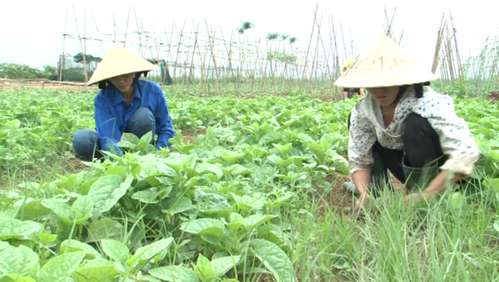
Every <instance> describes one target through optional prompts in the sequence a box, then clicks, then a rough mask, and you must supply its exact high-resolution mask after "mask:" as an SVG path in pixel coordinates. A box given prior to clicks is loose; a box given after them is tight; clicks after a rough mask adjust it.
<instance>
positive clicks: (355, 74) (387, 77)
mask: <svg viewBox="0 0 499 282" xmlns="http://www.w3.org/2000/svg"><path fill="white" fill-rule="evenodd" d="M437 78H438V77H437V76H436V75H435V74H433V73H432V72H431V71H430V70H427V69H425V68H423V67H421V66H420V65H419V64H418V63H417V62H416V60H414V59H413V58H411V57H410V56H408V55H406V54H405V53H404V52H403V50H402V49H401V48H400V47H399V46H398V45H397V43H395V42H394V41H393V40H392V39H391V38H389V37H388V36H386V35H382V36H380V38H379V39H378V40H377V42H376V44H375V45H374V48H372V49H371V50H370V51H369V52H368V53H367V54H366V55H365V56H361V57H359V58H358V59H357V60H356V61H355V62H354V64H353V65H352V66H351V68H349V69H348V70H347V71H345V72H344V73H343V74H341V76H340V77H339V78H338V79H337V80H336V81H335V84H336V85H337V86H340V87H347V88H360V87H364V88H370V87H383V86H396V85H407V84H415V83H421V82H427V81H431V80H435V79H437Z"/></svg>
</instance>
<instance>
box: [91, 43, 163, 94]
mask: <svg viewBox="0 0 499 282" xmlns="http://www.w3.org/2000/svg"><path fill="white" fill-rule="evenodd" d="M152 69H154V65H153V64H151V63H149V62H148V61H147V60H145V59H143V58H141V57H139V56H137V55H135V54H132V53H131V52H130V51H128V50H127V49H125V48H113V49H111V50H109V52H107V54H106V55H105V56H104V58H102V61H101V62H100V63H99V64H98V65H97V68H96V69H95V71H94V73H93V74H92V77H91V78H90V80H89V81H88V82H87V85H91V84H95V83H97V82H99V81H103V80H106V79H109V78H111V77H115V76H118V75H123V74H127V73H135V72H143V71H150V70H152Z"/></svg>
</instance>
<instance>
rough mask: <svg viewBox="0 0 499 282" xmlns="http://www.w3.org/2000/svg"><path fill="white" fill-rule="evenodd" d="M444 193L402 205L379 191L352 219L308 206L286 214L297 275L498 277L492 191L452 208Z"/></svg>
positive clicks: (313, 277)
mask: <svg viewBox="0 0 499 282" xmlns="http://www.w3.org/2000/svg"><path fill="white" fill-rule="evenodd" d="M450 194H451V192H448V193H446V194H444V195H443V196H442V197H440V198H439V199H436V200H433V201H431V202H429V203H427V204H422V205H420V206H416V207H409V208H407V207H406V206H404V205H403V203H402V195H401V194H400V193H397V192H385V193H383V194H382V195H381V196H380V197H379V198H378V199H375V200H372V201H371V203H370V207H369V208H368V210H367V211H366V212H365V213H364V214H363V216H362V217H360V218H355V217H349V216H341V215H340V214H339V212H338V211H337V210H336V209H335V207H334V203H332V205H331V206H330V207H328V208H327V209H326V210H325V211H324V210H323V211H322V212H323V213H322V215H319V208H318V205H317V204H314V203H312V204H310V205H309V206H310V209H309V212H310V214H309V215H308V216H302V215H299V214H295V215H294V216H292V222H293V225H294V227H295V228H296V233H297V234H299V236H297V238H296V239H295V242H294V244H295V250H296V252H295V254H294V258H295V261H294V263H295V265H296V266H297V269H298V274H299V277H300V281H498V279H499V272H498V271H497V270H498V267H499V252H498V248H497V247H498V239H499V237H498V234H497V232H495V231H494V230H493V229H492V223H493V222H494V218H495V217H496V216H497V215H496V212H495V210H494V209H493V208H491V205H490V204H491V199H492V196H493V195H490V194H487V193H486V192H484V191H482V192H480V193H478V194H476V195H474V196H472V197H468V198H467V199H466V201H465V203H464V204H463V206H462V207H461V208H458V209H456V208H453V207H451V205H449V202H448V198H449V195H450ZM306 200H309V199H306ZM496 205H497V204H496Z"/></svg>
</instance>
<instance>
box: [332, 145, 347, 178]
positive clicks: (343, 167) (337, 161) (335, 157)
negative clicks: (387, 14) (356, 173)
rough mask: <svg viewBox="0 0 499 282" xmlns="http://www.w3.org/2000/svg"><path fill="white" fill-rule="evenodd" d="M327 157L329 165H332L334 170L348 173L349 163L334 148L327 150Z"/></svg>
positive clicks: (343, 173) (344, 173)
mask: <svg viewBox="0 0 499 282" xmlns="http://www.w3.org/2000/svg"><path fill="white" fill-rule="evenodd" d="M329 157H330V158H331V161H332V164H331V165H332V166H333V168H334V169H335V171H337V172H339V173H340V174H342V175H350V165H349V164H348V161H347V160H346V159H345V158H344V157H343V156H341V155H340V154H338V153H337V152H336V151H334V150H329Z"/></svg>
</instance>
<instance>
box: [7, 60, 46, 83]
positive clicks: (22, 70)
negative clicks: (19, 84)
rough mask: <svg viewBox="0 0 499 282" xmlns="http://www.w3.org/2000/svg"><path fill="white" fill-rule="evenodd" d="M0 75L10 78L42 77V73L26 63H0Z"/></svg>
mask: <svg viewBox="0 0 499 282" xmlns="http://www.w3.org/2000/svg"><path fill="white" fill-rule="evenodd" d="M0 77H2V78H10V79H36V78H44V74H43V72H42V71H40V70H39V69H35V68H32V67H30V66H28V65H20V64H6V63H4V64H0Z"/></svg>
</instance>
